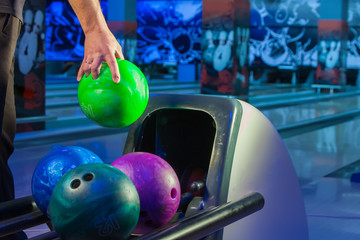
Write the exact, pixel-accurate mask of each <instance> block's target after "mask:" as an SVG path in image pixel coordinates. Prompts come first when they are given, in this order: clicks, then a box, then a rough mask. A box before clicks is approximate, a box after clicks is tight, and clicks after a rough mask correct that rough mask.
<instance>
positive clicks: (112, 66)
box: [105, 55, 120, 83]
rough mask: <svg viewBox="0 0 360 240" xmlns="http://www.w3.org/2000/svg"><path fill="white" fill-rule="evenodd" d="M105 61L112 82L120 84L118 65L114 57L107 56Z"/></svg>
mask: <svg viewBox="0 0 360 240" xmlns="http://www.w3.org/2000/svg"><path fill="white" fill-rule="evenodd" d="M105 60H106V62H107V64H108V65H109V68H110V71H111V75H112V78H113V81H114V82H115V83H118V82H120V72H119V66H118V63H117V61H116V58H115V56H113V55H108V57H107V58H106V59H105Z"/></svg>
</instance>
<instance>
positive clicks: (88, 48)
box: [69, 0, 124, 82]
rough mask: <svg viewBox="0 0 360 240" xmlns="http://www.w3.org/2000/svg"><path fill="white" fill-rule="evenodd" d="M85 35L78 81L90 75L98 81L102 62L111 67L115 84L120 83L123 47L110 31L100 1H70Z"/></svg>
mask: <svg viewBox="0 0 360 240" xmlns="http://www.w3.org/2000/svg"><path fill="white" fill-rule="evenodd" d="M69 3H70V5H71V7H72V8H73V9H74V12H75V14H76V16H77V17H78V18H79V21H80V24H81V27H82V29H83V31H84V34H85V43H84V59H83V62H82V63H81V67H80V69H79V72H78V76H77V80H78V81H80V80H81V77H82V76H83V75H84V74H86V76H88V75H89V74H90V73H91V74H92V76H93V78H94V79H96V78H98V76H99V73H100V67H101V63H102V62H104V61H105V62H107V64H108V65H109V67H110V70H111V73H112V77H113V80H114V82H119V81H120V73H119V68H118V64H117V62H116V58H120V59H124V56H123V53H122V49H121V46H120V45H119V43H118V42H117V40H116V39H115V37H114V35H113V34H112V33H111V31H110V30H109V28H108V26H107V24H106V21H105V18H104V16H103V13H102V11H101V7H100V3H99V0H69Z"/></svg>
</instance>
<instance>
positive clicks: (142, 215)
mask: <svg viewBox="0 0 360 240" xmlns="http://www.w3.org/2000/svg"><path fill="white" fill-rule="evenodd" d="M147 215H148V214H147V212H146V211H140V217H147Z"/></svg>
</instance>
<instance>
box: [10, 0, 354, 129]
mask: <svg viewBox="0 0 360 240" xmlns="http://www.w3.org/2000/svg"><path fill="white" fill-rule="evenodd" d="M345 3H346V4H345ZM100 4H101V8H102V11H103V14H104V16H105V19H106V20H107V22H108V25H109V28H110V29H111V31H112V32H113V33H114V35H115V37H116V39H117V40H118V41H119V43H120V44H121V46H122V48H123V51H124V55H125V57H126V59H128V60H130V61H132V62H134V63H135V64H137V65H138V66H139V67H140V68H141V70H142V71H143V72H144V74H145V76H146V77H147V79H148V80H149V81H151V80H152V79H157V80H164V81H176V80H177V81H188V82H199V84H200V85H201V92H202V93H204V94H225V95H237V96H239V95H247V93H248V91H249V86H250V85H256V84H258V85H259V84H264V83H296V84H308V86H310V85H311V84H313V83H318V84H337V85H346V84H347V85H357V86H360V77H358V76H360V75H359V69H360V1H358V0H344V1H337V0H329V1H327V0H297V1H294V0H281V1H280V0H222V1H218V0H170V1H165V0H137V1H135V0H100ZM333 4H338V6H337V7H330V6H333ZM332 11H335V13H336V14H332ZM336 11H337V12H336ZM325 13H327V14H328V15H326V14H325ZM325 15H326V16H325ZM334 16H336V17H334ZM83 44H84V34H83V32H82V29H81V26H80V23H79V21H78V19H77V17H76V15H75V13H74V12H73V10H72V9H71V6H70V5H69V3H68V1H66V0H27V1H26V3H25V7H24V24H23V26H22V29H21V33H20V37H19V40H18V45H17V49H16V53H15V56H16V61H17V62H16V64H15V94H16V107H17V117H18V118H26V117H36V116H44V115H46V112H45V104H46V103H45V86H46V79H49V78H50V77H51V79H54V78H56V77H58V78H64V77H69V78H74V77H75V75H76V72H77V68H78V67H79V65H80V64H79V63H80V62H81V60H82V57H83V50H84V45H83ZM294 76H296V79H295V80H294ZM358 79H359V80H358ZM293 80H294V81H293ZM43 128H44V123H43V122H37V123H26V124H18V131H19V132H23V131H34V130H40V129H43Z"/></svg>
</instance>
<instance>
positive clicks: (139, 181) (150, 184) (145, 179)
mask: <svg viewBox="0 0 360 240" xmlns="http://www.w3.org/2000/svg"><path fill="white" fill-rule="evenodd" d="M111 165H112V166H114V167H116V168H118V169H119V170H121V171H122V172H123V173H125V174H126V175H127V176H128V177H129V178H130V180H131V181H132V182H133V183H134V185H135V187H136V190H137V191H138V193H139V198H140V218H139V221H138V224H137V225H136V227H135V230H134V231H133V233H134V234H144V233H147V232H149V231H151V230H153V229H155V228H158V227H161V226H164V225H166V224H167V223H168V222H169V221H170V220H171V219H172V218H173V216H174V215H175V213H176V211H177V209H178V207H179V203H180V195H181V192H180V183H179V179H178V177H177V175H176V173H175V171H174V169H173V168H172V167H171V166H170V164H169V163H167V162H166V161H165V160H164V159H162V158H160V157H158V156H156V155H154V154H151V153H146V152H133V153H128V154H125V155H123V156H121V157H120V158H118V159H116V160H115V161H114V162H112V163H111Z"/></svg>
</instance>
